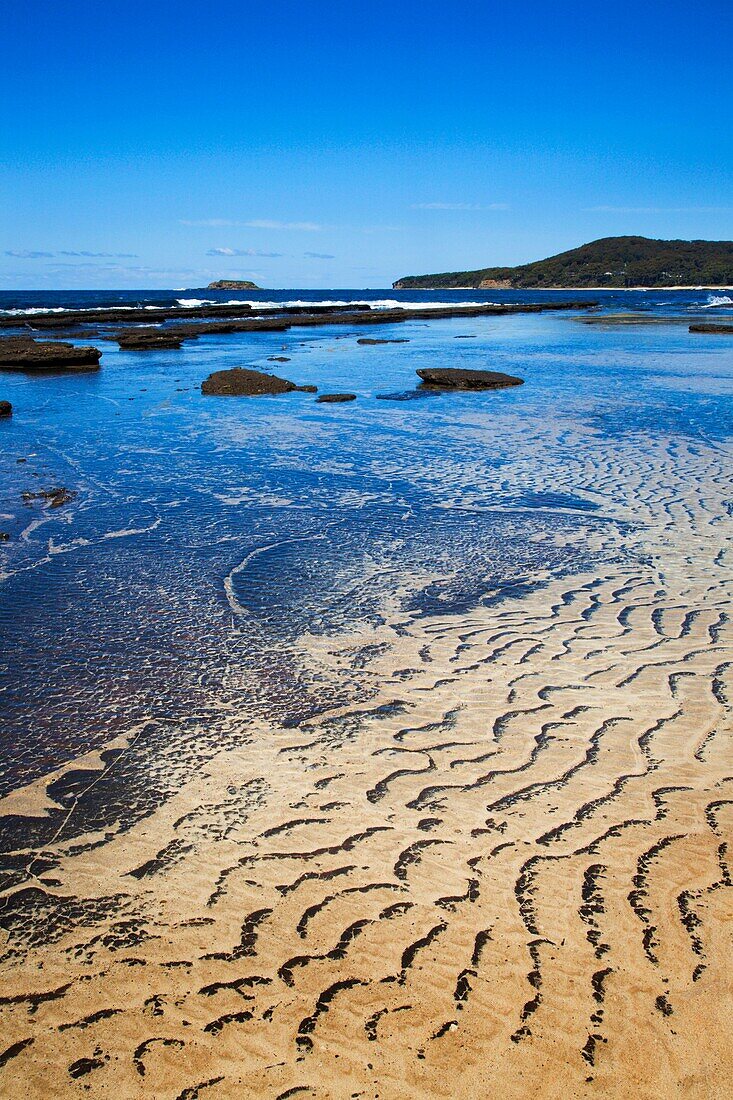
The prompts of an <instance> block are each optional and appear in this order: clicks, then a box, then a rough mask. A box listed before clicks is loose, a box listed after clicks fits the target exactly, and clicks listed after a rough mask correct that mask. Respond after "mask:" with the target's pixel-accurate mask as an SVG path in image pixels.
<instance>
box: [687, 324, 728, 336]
mask: <svg viewBox="0 0 733 1100" xmlns="http://www.w3.org/2000/svg"><path fill="white" fill-rule="evenodd" d="M690 332H715V333H718V334H719V335H721V336H722V335H726V336H733V325H716V324H712V323H710V324H707V323H705V324H702V323H701V324H699V325H690Z"/></svg>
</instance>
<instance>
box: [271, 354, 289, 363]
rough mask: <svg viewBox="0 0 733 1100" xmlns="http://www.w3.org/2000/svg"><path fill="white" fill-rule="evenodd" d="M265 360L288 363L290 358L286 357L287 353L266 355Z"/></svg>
mask: <svg viewBox="0 0 733 1100" xmlns="http://www.w3.org/2000/svg"><path fill="white" fill-rule="evenodd" d="M267 362H268V363H289V362H290V359H289V358H288V356H287V355H268V356H267Z"/></svg>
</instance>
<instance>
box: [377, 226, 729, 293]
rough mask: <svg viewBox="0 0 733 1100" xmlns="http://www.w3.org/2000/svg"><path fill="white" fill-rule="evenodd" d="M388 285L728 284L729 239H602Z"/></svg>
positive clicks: (583, 286) (424, 287)
mask: <svg viewBox="0 0 733 1100" xmlns="http://www.w3.org/2000/svg"><path fill="white" fill-rule="evenodd" d="M392 285H393V287H394V289H395V290H442V289H455V288H457V287H471V288H482V289H494V288H499V289H502V288H506V289H517V290H519V289H527V290H541V289H550V288H551V287H574V288H577V289H589V288H591V287H609V288H613V287H617V288H619V287H633V286H645V287H674V286H711V287H718V286H733V241H655V240H651V239H650V238H649V237H602V238H601V239H600V240H598V241H591V242H590V244H583V245H581V246H580V248H572V249H570V251H569V252H560V253H559V254H558V255H557V256H550V257H549V258H548V259H546V260H535V261H534V262H533V263H530V264H521V265H520V266H519V267H483V268H479V269H478V270H476V271H446V272H443V273H442V274H438V275H409V276H407V277H405V278H403V279H398V280H397V282H396V283H393V284H392Z"/></svg>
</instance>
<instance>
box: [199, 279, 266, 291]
mask: <svg viewBox="0 0 733 1100" xmlns="http://www.w3.org/2000/svg"><path fill="white" fill-rule="evenodd" d="M206 289H207V290H261V289H262V287H259V286H257V283H251V282H250V281H249V279H217V280H216V282H214V283H209V285H208V286H207V288H206Z"/></svg>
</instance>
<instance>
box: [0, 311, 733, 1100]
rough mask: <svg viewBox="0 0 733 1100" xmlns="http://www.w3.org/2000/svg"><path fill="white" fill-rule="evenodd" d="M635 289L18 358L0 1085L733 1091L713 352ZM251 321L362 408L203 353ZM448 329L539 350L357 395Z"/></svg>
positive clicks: (7, 588)
mask: <svg viewBox="0 0 733 1100" xmlns="http://www.w3.org/2000/svg"><path fill="white" fill-rule="evenodd" d="M468 293H469V294H470V293H471V292H468ZM473 293H475V292H473ZM620 293H624V292H620ZM665 295H666V291H665V292H663V293H662V294H661V298H662V299H664V298H665ZM405 297H408V296H407V295H405ZM640 297H642V296H641V295H640ZM643 297H644V298H646V299H648V298H649V295H648V294H644V295H643ZM469 300H470V299H469ZM488 300H492V299H491V297H489V298H488ZM708 305H709V303H708V301H707V299H706V296H705V294H703V295H698V297H697V298H696V299H695V300H694V301H692V302H691V303H690V304H689V306H688V308H689V309H690V311H691V316H692V314H693V313H695V315H697V314H698V313H700V314H701V311H702V310H704V309H707V307H708ZM607 308H608V309H609V310H613V309H614V308H617V304H616V303H615V302H614V301H613V300H612V299H610V300H609V304H608V307H607ZM654 308H658V309H659V310H660V311H661V313H660V318H661V319H660V324H659V325H654V326H648V327H646V328H644V329H643V331H637V330H635V331H629V330H628V329H627V328H626V326H621V325H617V326H615V327H613V326H609V327H608V329H604V327H603V326H595V325H590V326H586V325H579V324H574V323H572V318H571V317H570V316H566V315H559V316H552V317H532V316H530V317H522V316H512V317H496V318H492V317H470V318H468V319H466V318H463V317H459V318H457V319H449V320H437V321H436V322H435V323H434V324H433V325H427V324H426V323H424V322H421V321H420V320H419V318H418V319H415V320H411V321H410V322H403V323H401V324H400V325H398V326H390V327H388V326H384V327H383V328H380V329H375V330H374V331H375V335H376V334H378V335H379V336H385V337H388V336H394V337H404V339H405V341H406V342H405V343H404V344H402V345H397V346H395V347H389V348H387V349H383V348H363V347H362V348H359V347H357V346H356V337H357V335H359V333H358V331H357V333H352V334H350V333H348V332H344V331H343V329H344V326H334V327H333V329H332V330H326V331H323V330H320V329H319V330H314V331H313V332H308V333H307V334H306V335H303V334H302V333H300V332H298V331H297V330H293V332H294V333H295V335H293V334H292V333H291V334H287V335H283V334H282V333H255V334H246V335H245V336H244V338H242V337H241V336H237V337H235V338H233V341H232V340H230V339H229V338H228V337H214V336H212V337H207V338H205V340H202V341H199V342H198V343H197V344H196V345H195V346H192V347H191V348H190V349H189V350H184V351H176V352H169V353H165V352H150V353H148V354H149V355H150V356H151V358H150V359H149V360H146V363H149V364H150V368H149V369H148V370H147V372H146V376H145V378H143V377H141V374H140V368H139V366H136V365H134V366H133V365H132V364H138V363H139V360H134V354H135V353H130V352H127V353H126V352H124V351H119V350H117V349H116V348H113V349H111V351H105V353H104V356H103V359H102V370H101V372H100V376H99V378H100V381H98V380H97V379H96V377H95V379H93V380H89V379H73V380H70V379H64V380H63V381H62V380H55V381H54V380H52V381H49V382H46V381H43V380H35V379H34V380H33V381H32V382H28V383H25V382H18V383H17V387H16V391H15V392H14V394H13V401H14V405H16V404H18V403H19V401H18V398H20V403H22V401H23V399H24V398H26V397H27V394H28V389H29V387H30V386H35V387H47V388H46V389H45V390H43V391H41V390H38V389H37V390H36V391H35V392H36V393H42V396H43V399H44V401H45V402H46V406H45V408H49V407H52V408H53V409H54V416H55V419H54V421H53V423H51V422H50V421H49V419H48V414H47V412H38V413H34V414H33V416H32V417H30V416H29V418H28V421H27V423H26V424H21V426H20V428H19V429H17V430H18V433H19V434H18V435H17V436H15V437H13V443H12V463H13V465H12V468H11V466H10V465H8V467H7V470H6V471H5V474H4V476H5V477H6V481H5V482H4V485H5V486H8V489H7V496H6V497H5V498H4V499H5V500H6V501H9V500H10V499H11V493H16V494H17V491H19V489H20V488H21V481H20V480H18V479H22V478H28V476H29V474H28V471H29V470H31V468H33V469H35V468H36V467H37V468H38V469H39V471H41V473H42V478H41V480H42V483H43V484H44V485H45V484H46V481H48V480H49V478H51V480H54V479H56V480H62V481H63V483H64V484H68V485H70V486H71V487H72V488H73V489H74V490H78V492H79V494H80V496H79V503H78V504H77V503H72V504H71V505H69V508H68V511H65V512H64V513H63V514H59V515H57V516H51V515H50V513H46V512H43V513H42V512H40V511H38V512H37V513H33V519H32V521H31V517H29V516H27V517H26V518H22V517H21V518H22V523H23V526H22V527H21V526H19V527H18V530H19V531H20V530H22V532H24V535H23V537H20V536H19V537H18V538H16V540H15V543H14V545H13V547H11V551H10V553H12V554H14V555H16V556H15V557H13V558H11V559H9V561H8V563H7V564H6V566H5V571H4V574H3V588H2V591H4V593H5V596H4V598H5V599H6V601H7V604H6V606H8V607H9V606H11V602H12V601H14V600H16V599H18V598H19V596H18V594H19V593H23V592H26V591H27V592H30V596H29V597H28V602H27V604H25V603H23V604H21V605H20V606H21V609H22V610H23V612H24V614H25V615H26V616H27V617H26V618H25V619H24V620H23V626H22V630H21V628H19V627H17V625H13V624H11V623H10V620H9V619H5V618H2V619H0V623H1V624H2V626H3V627H4V630H5V632H6V633H5V645H6V647H7V648H6V653H7V654H9V658H8V662H9V666H10V664H11V662H12V661H15V660H17V661H18V664H17V665H15V667H12V668H10V671H9V672H6V679H5V681H3V683H7V682H8V679H9V677H10V672H12V673H13V674H14V679H15V680H16V681H17V682H18V683H19V685H20V686H19V687H18V689H17V696H15V695H14V696H13V713H12V718H13V721H14V730H15V734H14V741H13V749H14V751H9V752H8V753H7V754H6V755H7V760H8V762H7V768H6V770H5V771H3V772H2V775H3V779H4V784H5V785H4V787H3V797H2V798H0V824H1V825H2V842H3V853H4V855H3V859H4V863H3V870H4V874H5V877H4V887H3V898H2V917H1V918H0V929H1V930H2V936H3V940H4V947H3V960H2V967H1V970H0V1012H1V1013H2V1026H3V1036H4V1041H3V1049H2V1051H0V1095H4V1096H9V1097H10V1096H18V1095H24V1096H29V1097H35V1096H39V1097H40V1096H76V1095H79V1096H84V1095H86V1096H90V1095H92V1096H107V1095H111V1094H113V1093H114V1094H115V1095H116V1096H118V1097H148V1096H156V1097H166V1098H167V1097H170V1098H171V1100H176V1098H177V1100H184V1098H185V1100H192V1098H194V1097H198V1096H201V1097H206V1098H207V1100H208V1098H209V1097H210V1098H211V1100H216V1098H217V1097H234V1096H236V1097H261V1096H266V1097H272V1098H273V1100H275V1098H277V1100H285V1098H286V1097H291V1096H303V1097H308V1096H312V1097H323V1098H330V1097H335V1098H341V1097H355V1096H364V1097H375V1098H379V1100H391V1098H401V1097H452V1096H461V1095H467V1096H486V1097H495V1098H497V1100H503V1098H506V1100H515V1098H516V1100H520V1098H522V1100H524V1098H526V1097H530V1096H540V1097H547V1098H555V1097H557V1098H559V1097H576V1096H577V1097H585V1096H598V1097H604V1098H605V1097H619V1098H626V1097H629V1098H631V1097H633V1098H647V1097H648V1098H649V1100H651V1098H652V1097H655V1098H656V1097H660V1096H662V1097H665V1098H666V1097H695V1098H698V1097H700V1098H717V1097H721V1098H722V1097H723V1096H725V1095H727V1092H728V1089H729V1066H730V1046H731V1040H732V1038H733V1035H732V1028H731V1019H732V1018H733V1016H732V1014H731V1008H732V1007H733V1006H732V1005H731V990H730V973H731V969H732V967H733V950H732V947H731V939H730V927H731V917H732V916H733V908H732V905H731V889H730V888H731V885H733V883H732V881H731V868H730V844H731V840H732V839H733V775H732V774H731V765H730V760H731V757H730V750H731V733H732V732H733V721H732V715H731V700H733V618H732V616H731V598H732V596H733V522H732V521H731V514H730V469H731V457H732V456H733V440H732V439H731V436H732V435H733V425H732V424H731V417H730V413H731V407H733V363H732V361H731V350H730V345H729V344H728V343H726V344H725V345H723V344H721V343H720V342H718V343H715V338H712V339H711V340H709V341H708V338H707V337H697V338H695V337H692V336H688V334H687V333H686V332H682V331H681V330H680V326H679V325H675V324H673V323H669V324H667V323H665V319H664V317H665V315H664V309H665V308H666V306H665V305H664V302H663V301H662V302H661V303H660V304H659V305H658V306H656V307H654ZM670 308H671V309H673V310H674V311H675V316H677V315H678V313H679V310H680V308H681V306H680V298H679V296H677V295H675V301H674V302H673V303H672V306H671V307H670ZM701 315H702V314H701ZM704 315H705V316H709V314H704ZM370 331H371V330H370ZM456 337H462V338H465V337H471V339H465V342H464V339H461V341H460V343H458V344H456V343H454V340H455V339H456ZM207 340H208V341H209V343H208V344H207V343H206V341H207ZM227 341H229V342H227ZM690 341H692V343H690ZM456 349H460V351H457V350H456ZM273 354H284V356H287V357H288V359H287V361H286V364H285V365H284V366H283V367H282V368H280V367H278V370H280V369H282V370H287V373H288V377H289V378H290V377H292V378H294V379H295V380H296V381H298V382H299V383H301V382H302V383H317V384H319V385H324V384H325V385H326V386H327V387H329V388H337V389H338V388H345V387H349V388H353V389H354V390H355V391H356V393H357V395H358V399H357V401H356V402H355V403H354V407H353V408H349V409H347V410H342V409H326V410H324V409H322V408H321V407H318V408H316V407H315V404H313V403H312V398H310V397H309V396H308V395H307V394H304V393H298V394H292V395H290V394H286V395H283V396H280V397H275V398H267V397H266V398H255V399H248V398H244V399H239V398H225V399H216V398H205V397H201V395H200V394H199V393H198V391H197V390H195V388H194V387H195V383H196V382H197V381H199V380H201V379H203V378H204V377H205V375H206V373H207V371H208V370H210V369H213V367H220V366H222V365H230V364H233V363H234V362H236V363H240V362H243V361H244V359H243V357H244V358H246V360H247V362H250V363H254V364H257V363H260V364H262V363H263V362H266V361H267V357H268V356H271V355H273ZM171 355H173V356H178V357H179V358H177V359H175V360H174V362H175V364H176V366H175V371H174V372H171V369H170V358H169V357H170V356H171ZM131 356H132V357H133V358H131ZM438 361H440V362H441V363H449V362H450V363H456V362H460V364H461V365H463V366H471V365H473V366H478V365H479V364H485V363H486V362H491V364H492V365H493V366H497V367H498V368H499V369H501V370H504V369H507V370H509V371H513V372H515V373H516V372H519V373H520V374H521V375H522V377H523V378H524V380H525V382H524V386H522V387H516V388H515V389H512V390H511V391H509V390H506V391H502V392H501V393H497V394H480V395H479V394H465V395H460V396H457V395H440V396H437V397H431V398H430V399H428V400H421V401H419V402H418V401H407V402H405V401H401V402H397V401H394V402H391V403H390V402H387V401H382V400H372V399H373V398H375V397H376V396H377V395H381V394H384V393H387V394H394V393H397V392H399V393H401V392H406V391H408V390H409V388H410V387H411V386H412V385H414V374H415V370H416V369H417V368H418V367H422V366H424V365H425V363H434V362H438ZM105 363H107V364H108V365H107V366H105ZM105 372H106V373H105ZM141 382H142V385H141ZM174 383H175V385H174ZM64 385H66V386H67V387H68V386H71V387H74V389H73V390H69V389H67V390H66V391H63V392H62V389H61V387H62V386H64ZM176 385H177V386H179V387H180V390H176ZM133 391H134V394H133ZM131 396H134V398H135V402H134V403H132V404H129V403H128V398H129V397H131ZM217 400H218V403H217ZM54 402H55V404H54ZM105 402H107V403H109V402H111V403H112V404H110V405H109V407H108V405H107V404H106V403H105ZM207 402H208V404H207ZM241 402H244V406H243V405H242V404H241ZM258 402H259V404H258ZM277 402H280V404H277ZM287 402H290V404H287ZM308 402H310V404H309V403H308ZM49 403H51V405H49ZM263 403H267V404H263ZM113 416H114V418H115V420H116V427H117V429H119V428H120V426H122V427H124V429H125V431H124V433H123V436H124V442H123V443H115V444H114V445H113V444H112V442H111V435H110V434H109V428H108V420H107V418H108V417H113ZM346 416H348V417H349V418H350V419H349V420H345V419H344V418H345V417H346ZM44 431H46V432H47V433H48V435H47V436H46V438H45V440H44V437H43V432H44ZM100 439H102V440H104V441H105V443H106V445H107V446H108V447H109V451H108V453H107V454H106V455H105V457H104V458H103V457H101V455H100V453H99V451H100V450H101V448H99V440H100ZM34 450H35V452H36V455H34V453H33V452H34ZM39 451H40V452H41V455H40V457H37V455H38V452H39ZM26 456H27V462H26V463H22V464H20V465H16V457H26ZM34 462H35V466H34ZM29 464H30V465H29ZM52 475H53V477H52ZM39 483H40V482H39ZM24 484H25V482H23V485H24ZM13 499H15V498H13ZM4 508H5V511H6V513H7V515H8V516H10V512H9V511H8V508H9V505H7V504H6V505H5V506H4ZM74 509H77V510H76V511H75V510H74ZM12 516H13V517H15V512H13V513H12ZM18 516H20V512H18ZM12 522H15V519H14V518H12ZM6 523H7V525H8V526H9V527H11V518H8V519H7V520H6ZM20 523H21V519H18V524H20ZM33 524H35V525H36V526H33ZM12 530H13V531H15V530H16V528H15V527H13V528H12ZM29 578H36V580H34V581H33V582H32V583H33V584H36V583H37V584H38V585H39V589H38V591H42V592H43V593H44V596H43V598H44V599H45V601H46V604H45V607H46V614H45V615H40V614H39V613H38V609H37V603H35V602H34V601H35V600H36V599H37V592H36V590H34V589H32V588H31V587H30V586H31V580H30V579H29ZM41 582H43V583H41ZM69 593H71V595H69ZM0 598H3V597H2V596H0ZM14 606H18V605H17V604H15V605H14ZM101 607H104V608H106V609H107V610H106V611H105V612H104V614H102V612H101V611H100V610H99V609H100V608H101ZM151 609H154V610H152V611H151ZM151 620H153V621H152V625H150V626H149V627H146V630H148V631H149V636H148V634H147V633H146V632H145V631H143V630H142V629H141V626H140V624H141V623H143V622H145V623H148V622H149V621H151ZM63 623H66V624H67V627H68V630H69V636H70V637H71V636H73V637H78V638H80V641H79V650H78V653H77V654H76V657H75V662H74V661H69V663H68V664H67V657H68V654H67V653H66V652H65V651H63V650H64V644H65V643H62V641H59V640H58V639H59V638H64V637H66V636H65V635H62V634H60V633H59V631H61V624H63ZM82 627H84V628H85V629H81V628H82ZM85 630H86V637H84V640H83V641H82V640H81V638H82V636H83V635H84V634H85ZM95 632H96V633H95ZM23 640H25V642H26V643H28V641H29V640H30V650H29V652H31V654H32V660H31V659H30V658H29V661H28V667H27V668H26V667H25V666H24V665H22V659H21V657H19V656H18V655H19V654H22V653H23V652H25V650H24V648H23V646H21V641H23ZM112 645H114V647H115V648H114V650H113V651H114V653H115V659H114V663H105V661H104V660H101V659H100V654H101V653H102V652H103V651H104V652H109V651H110V647H112ZM135 657H137V661H136V660H135V659H134V658H135ZM39 675H40V676H41V677H42V678H43V687H42V688H39V686H38V679H37V678H38V677H39ZM34 692H37V694H35V695H34ZM26 696H27V698H26ZM30 715H35V719H36V722H37V729H38V731H40V734H39V736H40V735H42V736H43V737H44V738H46V739H47V740H46V741H45V742H44V743H43V744H42V745H41V747H40V748H39V736H36V737H35V738H34V736H33V733H32V730H31V728H30V727H31V723H30V718H29V716H30ZM21 748H22V751H21Z"/></svg>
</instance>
